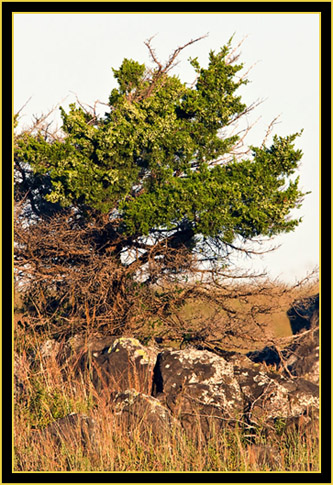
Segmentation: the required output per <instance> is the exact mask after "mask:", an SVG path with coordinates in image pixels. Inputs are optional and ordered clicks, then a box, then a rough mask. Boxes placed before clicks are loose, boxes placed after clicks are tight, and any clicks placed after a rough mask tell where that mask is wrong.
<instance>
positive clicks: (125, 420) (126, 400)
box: [112, 389, 179, 439]
mask: <svg viewBox="0 0 333 485" xmlns="http://www.w3.org/2000/svg"><path fill="white" fill-rule="evenodd" d="M112 401H113V409H114V414H115V416H117V417H118V418H119V419H120V420H121V422H122V425H123V426H125V429H126V430H127V431H128V432H129V433H132V432H133V430H134V429H135V430H136V431H138V432H139V434H140V436H144V437H147V436H153V437H157V438H159V439H163V438H165V437H168V436H169V435H170V434H172V432H173V430H174V428H175V427H179V423H178V421H177V420H176V419H175V418H174V417H173V416H172V415H171V413H170V410H169V409H167V408H166V407H165V406H163V405H162V404H161V402H160V401H159V400H158V399H156V398H154V397H152V396H148V395H147V394H144V393H140V392H137V391H136V390H135V389H128V390H126V391H125V392H120V393H114V394H113V395H112Z"/></svg>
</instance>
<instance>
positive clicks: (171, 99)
mask: <svg viewBox="0 0 333 485" xmlns="http://www.w3.org/2000/svg"><path fill="white" fill-rule="evenodd" d="M229 53H230V44H228V45H226V46H224V47H223V48H222V49H221V50H220V51H219V52H218V53H215V52H213V51H212V52H210V54H209V64H208V67H207V68H203V67H201V66H200V65H199V62H198V60H197V59H192V60H190V63H191V65H192V67H193V68H194V70H195V72H196V75H197V79H196V82H195V83H194V85H192V86H190V87H188V86H187V85H185V84H184V83H182V82H181V81H180V79H179V78H178V77H176V76H172V75H170V74H169V69H163V68H162V67H161V66H159V67H158V68H156V69H155V70H149V69H148V68H147V67H146V66H145V65H144V64H140V63H138V62H136V61H133V60H129V59H124V61H123V63H122V65H121V66H120V68H119V69H113V73H114V76H115V78H116V79H117V81H118V88H116V89H113V90H112V92H111V95H110V97H109V111H108V113H106V114H105V116H104V117H103V118H101V119H96V118H94V116H93V115H91V114H89V113H87V112H85V111H84V110H83V109H82V108H81V107H77V106H76V105H75V104H72V105H71V106H70V110H69V112H68V113H66V112H65V111H64V110H63V109H62V110H61V113H62V119H63V132H64V134H65V136H64V138H63V139H62V140H55V141H50V140H48V139H45V138H43V137H42V136H40V135H30V136H26V137H22V138H21V139H20V140H19V141H18V146H17V150H16V159H17V160H18V161H20V162H21V163H22V162H24V163H27V164H28V165H29V166H31V167H32V169H33V171H34V174H35V176H36V177H42V178H43V177H48V180H49V190H48V191H46V192H47V193H44V198H45V200H46V201H47V202H49V203H51V204H60V205H61V206H63V207H75V208H76V209H78V210H79V211H87V210H88V211H90V212H91V211H94V212H97V213H104V214H107V213H113V214H115V213H116V214H117V221H118V222H117V231H118V232H119V233H122V234H125V235H127V236H131V237H139V236H142V235H149V234H151V233H152V232H154V231H156V230H179V229H180V228H183V227H187V228H190V231H189V237H191V238H192V239H193V236H194V235H196V234H197V235H202V236H204V237H214V238H218V239H219V241H221V242H225V243H232V241H233V240H234V239H235V238H236V237H238V236H241V237H242V238H251V237H253V236H258V235H265V236H272V235H274V234H278V233H280V232H286V231H291V230H293V229H294V228H295V226H297V224H298V223H299V222H300V219H291V218H290V217H289V216H290V211H291V210H292V209H293V208H295V207H298V206H299V203H300V201H301V198H302V196H303V195H304V194H302V193H301V192H300V191H299V188H298V178H296V179H295V180H294V181H290V179H289V177H290V176H291V175H292V174H293V173H294V172H295V170H296V169H297V166H298V162H299V161H300V159H301V157H302V153H301V151H300V150H296V149H295V148H294V141H295V138H296V136H298V135H299V134H294V135H292V136H287V137H284V138H281V137H277V136H276V137H275V138H274V141H273V144H272V145H271V146H270V147H265V146H263V147H260V148H258V147H252V156H251V157H250V159H246V160H241V161H239V160H237V161H236V160H235V159H234V160H233V161H232V162H230V163H227V164H221V163H218V161H219V159H220V157H222V156H223V155H225V154H228V153H229V152H230V151H231V148H232V147H233V146H234V144H235V143H236V141H237V139H238V138H237V136H232V137H223V136H222V134H221V130H222V129H223V128H225V127H227V126H228V125H229V124H230V123H232V122H233V120H234V119H235V118H237V117H239V116H241V115H242V113H244V112H245V110H246V105H245V104H244V103H242V102H241V98H240V96H237V95H236V91H237V89H238V87H239V86H240V85H242V84H245V83H246V81H245V80H242V79H241V78H238V77H237V73H238V72H239V71H240V69H241V68H242V64H239V65H233V64H232V63H230V62H229V61H228V59H227V56H228V54H229ZM85 213H86V212H85Z"/></svg>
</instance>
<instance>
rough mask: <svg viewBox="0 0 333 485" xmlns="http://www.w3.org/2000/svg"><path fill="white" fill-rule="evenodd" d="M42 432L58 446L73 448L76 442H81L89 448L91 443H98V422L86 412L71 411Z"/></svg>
mask: <svg viewBox="0 0 333 485" xmlns="http://www.w3.org/2000/svg"><path fill="white" fill-rule="evenodd" d="M42 434H43V435H44V436H46V437H48V438H50V439H51V440H52V441H53V442H54V443H55V444H56V445H57V446H61V445H64V446H68V447H70V448H73V445H74V444H79V445H81V446H82V447H83V448H87V447H88V445H89V444H90V445H91V446H94V445H95V444H96V422H95V420H94V419H93V418H91V417H89V416H87V415H85V414H77V413H71V414H68V415H67V416H65V417H63V418H60V419H57V420H56V421H54V422H53V423H51V424H50V425H48V426H47V427H46V428H44V429H43V430H42Z"/></svg>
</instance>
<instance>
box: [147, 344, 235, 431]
mask: <svg viewBox="0 0 333 485" xmlns="http://www.w3.org/2000/svg"><path fill="white" fill-rule="evenodd" d="M153 396H155V397H157V398H158V399H159V400H160V401H161V402H162V403H164V404H165V405H166V406H167V407H168V409H170V410H171V412H172V414H173V415H174V416H175V417H177V418H178V419H179V420H180V422H181V424H182V425H183V427H185V428H186V429H189V430H192V429H194V428H195V427H196V428H197V429H198V427H200V428H201V430H202V431H203V433H204V435H205V436H206V437H208V435H209V430H210V429H212V427H214V428H215V429H219V428H220V427H221V426H223V425H224V424H226V423H229V424H230V423H232V422H235V421H236V420H237V419H239V417H240V416H241V414H242V409H243V399H242V394H241V389H240V386H239V384H238V381H237V379H236V378H235V376H234V371H233V365H232V364H229V363H228V362H227V361H226V360H225V359H224V358H223V357H220V356H217V355H215V354H214V353H211V352H209V351H207V350H196V349H184V350H164V351H162V352H161V353H160V354H159V356H158V359H157V363H156V367H155V372H154V383H153Z"/></svg>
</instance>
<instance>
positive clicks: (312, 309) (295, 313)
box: [287, 294, 319, 334]
mask: <svg viewBox="0 0 333 485" xmlns="http://www.w3.org/2000/svg"><path fill="white" fill-rule="evenodd" d="M287 315H288V318H289V320H290V325H291V329H292V332H293V334H297V333H299V332H301V331H304V330H309V329H310V328H313V327H314V326H318V324H319V294H317V295H313V296H310V297H308V298H302V299H299V300H295V301H294V302H293V304H292V307H291V308H290V309H289V310H288V311H287Z"/></svg>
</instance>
